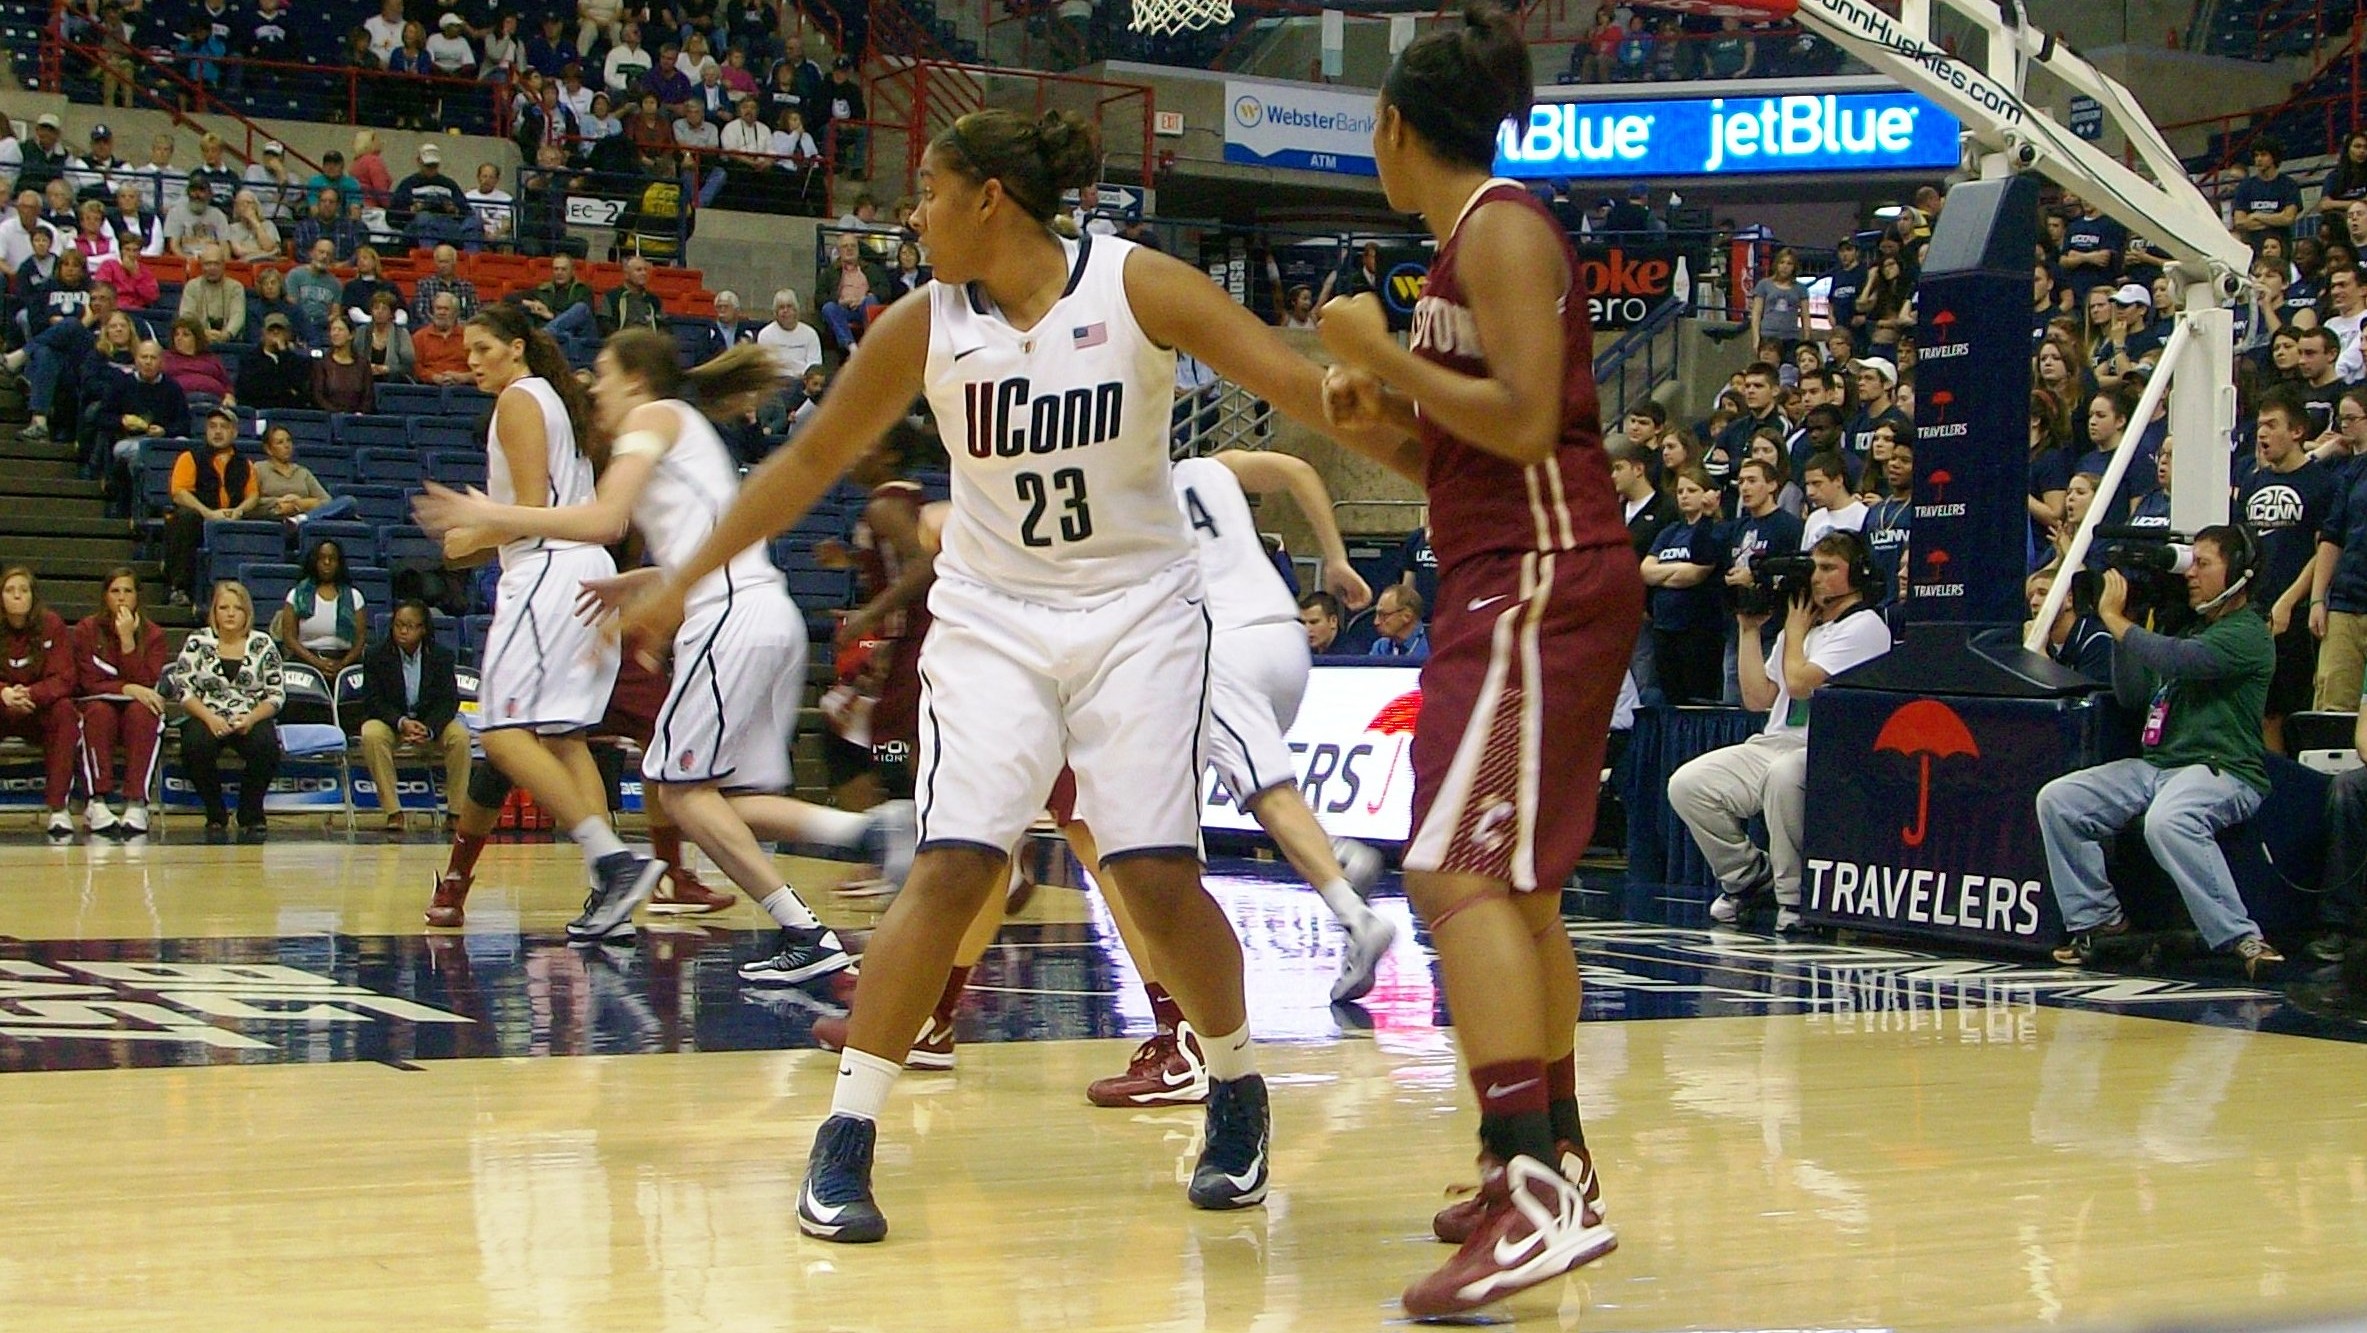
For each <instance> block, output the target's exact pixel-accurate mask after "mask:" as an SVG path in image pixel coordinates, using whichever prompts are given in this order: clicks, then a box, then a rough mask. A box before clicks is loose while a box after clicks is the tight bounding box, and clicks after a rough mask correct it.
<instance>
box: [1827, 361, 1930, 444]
mask: <svg viewBox="0 0 2367 1333" xmlns="http://www.w3.org/2000/svg"><path fill="white" fill-rule="evenodd" d="M1849 374H1850V382H1851V383H1852V384H1853V385H1855V386H1856V388H1857V415H1855V416H1853V417H1851V418H1850V419H1849V424H1848V425H1847V426H1845V427H1843V428H1842V434H1841V442H1842V444H1843V445H1844V446H1845V447H1847V448H1848V450H1849V455H1850V468H1851V470H1852V471H1853V472H1860V471H1862V470H1863V469H1864V466H1865V461H1866V459H1867V457H1868V456H1870V455H1871V454H1872V453H1873V451H1874V428H1875V427H1876V426H1879V425H1882V424H1883V423H1884V422H1888V423H1890V424H1891V425H1892V426H1893V427H1895V428H1896V429H1897V432H1898V433H1897V438H1898V439H1902V440H1913V439H1914V438H1915V423H1914V421H1913V420H1912V419H1910V418H1909V417H1908V416H1907V414H1906V413H1904V412H1901V411H1900V410H1899V408H1898V391H1899V368H1898V366H1897V365H1896V364H1895V363H1893V362H1892V361H1890V360H1889V359H1888V358H1887V357H1879V356H1861V357H1859V358H1858V359H1857V360H1855V361H1852V362H1850V363H1849Z"/></svg>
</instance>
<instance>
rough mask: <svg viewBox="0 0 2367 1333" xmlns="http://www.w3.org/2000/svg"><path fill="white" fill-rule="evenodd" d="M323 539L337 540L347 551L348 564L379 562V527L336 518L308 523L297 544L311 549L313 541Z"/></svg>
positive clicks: (305, 548)
mask: <svg viewBox="0 0 2367 1333" xmlns="http://www.w3.org/2000/svg"><path fill="white" fill-rule="evenodd" d="M321 541H334V542H336V543H337V546H338V549H340V550H342V551H344V552H345V563H346V564H347V565H348V566H353V565H375V564H377V563H378V529H376V528H374V527H372V526H371V525H369V524H367V523H349V522H340V521H338V520H335V519H326V520H320V521H316V522H312V523H307V524H305V525H304V532H303V535H302V536H301V537H300V538H299V539H298V543H297V544H298V545H299V546H300V547H301V548H303V549H304V550H311V549H312V546H313V543H315V542H321Z"/></svg>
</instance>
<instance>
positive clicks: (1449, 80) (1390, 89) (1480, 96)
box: [1381, 0, 1536, 171]
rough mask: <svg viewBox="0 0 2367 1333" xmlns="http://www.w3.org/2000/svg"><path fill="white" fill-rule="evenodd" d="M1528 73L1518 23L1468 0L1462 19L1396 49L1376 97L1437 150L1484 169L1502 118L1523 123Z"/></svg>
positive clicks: (1483, 2) (1530, 93) (1531, 94)
mask: <svg viewBox="0 0 2367 1333" xmlns="http://www.w3.org/2000/svg"><path fill="white" fill-rule="evenodd" d="M1533 80H1534V75H1533V73H1532V72H1531V70H1530V68H1529V48H1528V44H1527V43H1526V42H1524V41H1522V40H1521V35H1520V27H1519V25H1517V24H1516V23H1514V22H1513V20H1512V17H1511V16H1510V15H1508V14H1506V13H1505V12H1504V11H1503V10H1502V9H1500V8H1498V7H1497V6H1496V5H1494V4H1492V3H1490V2H1489V0H1470V3H1468V4H1466V5H1464V7H1463V21H1462V22H1461V23H1460V24H1448V25H1446V26H1444V27H1441V28H1437V29H1435V30H1433V31H1431V32H1427V33H1424V34H1423V35H1422V36H1420V37H1417V38H1415V39H1414V40H1413V41H1412V42H1410V43H1408V44H1407V45H1406V48H1405V49H1404V50H1403V51H1400V52H1398V53H1397V59H1396V60H1394V61H1392V62H1390V65H1389V74H1388V77H1387V78H1385V79H1383V80H1382V81H1381V101H1382V104H1383V105H1385V106H1389V107H1392V108H1395V110H1396V111H1397V114H1398V115H1399V116H1400V117H1402V118H1403V119H1404V121H1405V123H1406V124H1407V125H1408V126H1410V127H1411V128H1412V129H1413V132H1414V133H1415V134H1416V135H1417V136H1419V137H1420V138H1421V140H1422V142H1423V143H1425V144H1427V145H1429V147H1430V150H1431V151H1432V152H1433V153H1436V154H1437V155H1438V156H1439V157H1441V158H1443V159H1445V160H1447V161H1449V162H1452V163H1455V164H1456V165H1458V166H1468V167H1476V168H1478V169H1479V170H1481V171H1487V170H1489V169H1491V168H1493V167H1494V166H1495V163H1496V132H1497V130H1498V129H1499V128H1501V127H1502V126H1503V124H1504V122H1505V121H1507V120H1510V121H1512V122H1513V123H1514V124H1516V125H1520V126H1523V127H1525V126H1526V125H1527V124H1528V119H1529V104H1530V102H1531V101H1533V100H1534V99H1535V96H1536V89H1535V85H1534V82H1533Z"/></svg>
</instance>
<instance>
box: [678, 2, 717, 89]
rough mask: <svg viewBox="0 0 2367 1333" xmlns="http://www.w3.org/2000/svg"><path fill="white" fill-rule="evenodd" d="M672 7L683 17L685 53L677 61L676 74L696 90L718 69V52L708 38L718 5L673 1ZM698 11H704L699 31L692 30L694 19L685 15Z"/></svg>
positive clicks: (699, 18) (683, 47)
mask: <svg viewBox="0 0 2367 1333" xmlns="http://www.w3.org/2000/svg"><path fill="white" fill-rule="evenodd" d="M671 7H672V8H673V9H674V11H675V12H676V13H677V14H681V15H682V25H681V28H680V33H681V37H682V52H681V54H679V55H677V56H675V57H674V71H675V73H677V74H680V75H681V76H682V77H683V78H685V79H688V80H689V81H690V83H691V86H693V87H696V86H698V82H699V80H701V79H703V78H705V77H706V76H707V71H708V70H709V69H712V68H714V67H715V48H714V44H713V42H712V40H711V39H710V37H709V35H708V34H709V33H710V32H712V31H713V28H712V24H713V23H714V19H715V3H714V0H673V5H672V6H671ZM694 7H695V8H697V9H699V10H701V11H703V12H702V13H701V14H700V15H699V16H698V22H699V24H700V26H699V27H698V29H697V30H696V31H693V30H692V29H693V19H692V16H691V15H690V14H688V13H687V12H685V11H686V10H688V9H690V8H694Z"/></svg>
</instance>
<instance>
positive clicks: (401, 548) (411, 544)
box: [378, 523, 444, 569]
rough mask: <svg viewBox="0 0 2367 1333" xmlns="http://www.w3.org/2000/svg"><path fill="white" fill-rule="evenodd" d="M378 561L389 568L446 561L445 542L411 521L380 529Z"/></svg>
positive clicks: (435, 563)
mask: <svg viewBox="0 0 2367 1333" xmlns="http://www.w3.org/2000/svg"><path fill="white" fill-rule="evenodd" d="M378 561H379V563H380V564H383V565H385V566H386V567H387V568H389V569H396V568H400V567H402V566H404V565H414V566H428V565H440V564H442V563H443V562H444V544H443V543H442V542H440V541H437V540H436V539H435V538H433V537H430V536H428V535H427V533H426V532H424V531H422V530H421V529H419V528H418V527H415V526H413V525H412V524H409V523H399V524H393V525H390V526H387V527H383V528H380V529H378Z"/></svg>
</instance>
